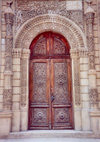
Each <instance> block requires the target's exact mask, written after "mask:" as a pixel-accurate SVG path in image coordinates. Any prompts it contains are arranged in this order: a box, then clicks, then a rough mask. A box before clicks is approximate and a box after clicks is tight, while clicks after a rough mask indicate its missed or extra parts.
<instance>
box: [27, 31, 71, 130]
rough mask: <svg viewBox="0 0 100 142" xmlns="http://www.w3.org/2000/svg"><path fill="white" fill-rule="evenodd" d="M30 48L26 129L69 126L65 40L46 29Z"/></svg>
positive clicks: (69, 73) (69, 83)
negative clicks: (27, 125)
mask: <svg viewBox="0 0 100 142" xmlns="http://www.w3.org/2000/svg"><path fill="white" fill-rule="evenodd" d="M30 49H31V57H30V74H29V84H30V85H29V93H30V98H29V129H72V128H73V116H72V94H71V89H72V87H71V61H70V55H69V45H68V43H67V42H66V41H65V39H64V38H63V37H61V36H59V35H57V34H54V33H51V32H47V33H44V34H43V35H40V36H38V37H37V38H36V39H35V40H34V42H33V43H32V45H31V47H30Z"/></svg>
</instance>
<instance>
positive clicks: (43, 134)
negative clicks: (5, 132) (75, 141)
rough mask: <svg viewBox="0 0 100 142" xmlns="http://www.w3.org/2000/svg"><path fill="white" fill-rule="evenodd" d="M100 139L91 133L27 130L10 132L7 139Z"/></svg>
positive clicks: (97, 135) (99, 135)
mask: <svg viewBox="0 0 100 142" xmlns="http://www.w3.org/2000/svg"><path fill="white" fill-rule="evenodd" d="M58 137H59V138H100V134H94V133H93V132H92V131H76V130H32V131H30V130H28V131H22V132H11V133H10V134H9V136H7V137H6V138H7V139H19V138H22V139H23V138H58Z"/></svg>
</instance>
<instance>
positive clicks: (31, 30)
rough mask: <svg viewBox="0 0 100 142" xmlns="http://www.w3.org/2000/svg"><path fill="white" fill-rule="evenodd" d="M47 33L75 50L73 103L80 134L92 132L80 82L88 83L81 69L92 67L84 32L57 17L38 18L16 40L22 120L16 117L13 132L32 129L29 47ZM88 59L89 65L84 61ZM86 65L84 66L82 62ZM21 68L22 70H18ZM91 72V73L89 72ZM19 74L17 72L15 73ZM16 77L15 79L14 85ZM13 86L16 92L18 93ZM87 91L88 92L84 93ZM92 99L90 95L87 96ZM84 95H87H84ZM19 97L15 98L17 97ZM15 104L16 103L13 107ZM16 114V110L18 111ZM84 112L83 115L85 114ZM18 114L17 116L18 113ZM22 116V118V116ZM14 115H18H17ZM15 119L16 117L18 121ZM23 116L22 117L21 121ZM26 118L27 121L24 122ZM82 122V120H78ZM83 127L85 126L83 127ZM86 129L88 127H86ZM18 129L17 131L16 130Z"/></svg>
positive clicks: (26, 26)
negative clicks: (63, 38)
mask: <svg viewBox="0 0 100 142" xmlns="http://www.w3.org/2000/svg"><path fill="white" fill-rule="evenodd" d="M45 31H53V32H56V33H59V34H61V35H63V36H64V37H65V38H66V39H67V41H68V42H69V44H70V47H71V51H70V53H71V58H72V80H73V82H72V84H73V101H74V122H75V129H76V130H82V129H83V130H90V122H89V114H88V111H87V110H86V111H85V112H84V111H83V112H82V109H84V108H83V107H82V106H81V96H82V95H81V94H82V93H83V92H82V89H83V88H82V87H84V85H83V86H82V85H81V88H80V80H81V82H82V81H84V77H83V78H80V72H81V69H80V66H81V68H82V66H84V65H85V64H86V65H87V64H88V56H87V55H88V51H87V44H86V38H85V35H84V33H83V32H82V30H81V29H80V28H79V27H78V26H77V25H76V24H75V23H74V22H73V21H71V20H69V19H67V18H64V17H62V16H59V15H55V14H46V15H41V16H37V17H35V18H32V19H30V20H28V21H27V22H26V23H24V24H23V25H22V27H21V28H20V29H19V31H18V32H17V34H16V36H15V39H14V42H15V43H14V46H15V47H14V48H13V68H14V66H15V64H17V62H18V64H17V68H16V69H15V68H14V69H15V70H14V71H16V72H17V73H19V79H20V85H19V86H18V88H19V92H18V93H19V94H18V95H19V97H20V98H21V99H19V106H20V108H19V111H18V115H17V116H18V117H19V119H21V120H20V121H17V119H18V118H17V119H16V115H13V123H14V124H15V125H16V127H15V125H14V127H13V126H12V131H19V130H20V126H21V130H27V128H28V127H27V126H28V95H29V93H28V87H29V86H28V75H29V67H28V65H29V53H30V51H29V47H30V44H31V42H32V41H33V39H34V38H35V37H36V36H37V35H38V34H40V33H42V32H45ZM84 59H85V61H84ZM82 61H84V62H82ZM18 68H19V70H18ZM86 72H88V70H86ZM14 73H15V72H14ZM14 81H15V76H14V75H13V82H14ZM14 89H16V88H14V84H13V92H15V90H14ZM83 90H84V89H83ZM86 90H88V85H87V86H86ZM86 93H87V96H88V91H87V92H86ZM83 94H84V93H83ZM14 95H15V94H13V97H14ZM14 103H15V102H14V101H13V104H14ZM14 111H15V110H14ZM81 112H82V113H81ZM15 113H16V112H15ZM19 113H20V114H19ZM84 113H85V114H86V115H87V122H88V125H87V126H86V124H85V118H84ZM13 114H14V112H13ZM14 116H15V117H14ZM20 116H21V117H20ZM23 118H24V119H23ZM77 118H78V119H77ZM82 125H83V126H82ZM85 126H86V127H85ZM16 129H17V130H16Z"/></svg>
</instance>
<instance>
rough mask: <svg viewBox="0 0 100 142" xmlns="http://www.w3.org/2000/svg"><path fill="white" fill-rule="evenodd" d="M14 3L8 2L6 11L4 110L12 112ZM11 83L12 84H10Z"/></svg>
mask: <svg viewBox="0 0 100 142" xmlns="http://www.w3.org/2000/svg"><path fill="white" fill-rule="evenodd" d="M11 5H12V2H7V6H8V7H7V9H6V11H5V22H6V50H5V86H4V94H3V97H4V109H7V110H11V106H12V83H11V82H12V48H13V18H14V13H13V11H12V9H11ZM9 82H10V84H9Z"/></svg>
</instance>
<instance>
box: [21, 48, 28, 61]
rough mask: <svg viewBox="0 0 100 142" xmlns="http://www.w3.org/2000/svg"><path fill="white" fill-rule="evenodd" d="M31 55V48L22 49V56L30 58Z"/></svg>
mask: <svg viewBox="0 0 100 142" xmlns="http://www.w3.org/2000/svg"><path fill="white" fill-rule="evenodd" d="M29 57H30V50H29V49H23V50H22V58H26V59H28V58H29Z"/></svg>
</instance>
